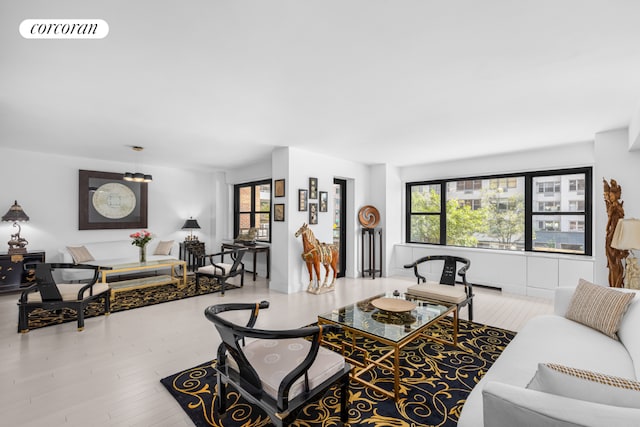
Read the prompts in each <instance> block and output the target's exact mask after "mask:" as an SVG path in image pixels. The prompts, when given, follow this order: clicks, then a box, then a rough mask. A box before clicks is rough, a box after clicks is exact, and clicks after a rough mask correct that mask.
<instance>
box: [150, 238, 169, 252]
mask: <svg viewBox="0 0 640 427" xmlns="http://www.w3.org/2000/svg"><path fill="white" fill-rule="evenodd" d="M172 247H173V240H166V241H161V242H160V243H158V246H156V250H155V251H154V252H153V254H154V255H170V254H171V248H172Z"/></svg>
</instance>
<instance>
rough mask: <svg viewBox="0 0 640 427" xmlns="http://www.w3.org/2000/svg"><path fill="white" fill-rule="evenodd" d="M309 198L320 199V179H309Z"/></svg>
mask: <svg viewBox="0 0 640 427" xmlns="http://www.w3.org/2000/svg"><path fill="white" fill-rule="evenodd" d="M309 198H310V199H317V198H318V178H309Z"/></svg>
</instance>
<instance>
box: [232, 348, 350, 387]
mask: <svg viewBox="0 0 640 427" xmlns="http://www.w3.org/2000/svg"><path fill="white" fill-rule="evenodd" d="M310 347H311V343H310V342H309V341H307V340H305V339H302V338H295V339H283V340H262V339H257V340H253V341H251V342H249V343H247V345H246V346H245V347H244V349H243V351H244V353H245V356H246V358H247V360H249V363H251V366H253V368H254V369H255V370H256V372H257V373H258V376H259V377H260V379H261V380H262V388H263V389H264V391H266V392H267V393H268V394H269V395H270V396H271V397H273V398H274V399H276V398H277V396H278V388H279V387H280V383H281V382H282V380H283V379H284V377H285V376H286V375H287V374H288V373H289V372H291V371H292V370H293V369H295V368H296V367H297V366H298V365H300V363H302V361H303V360H304V359H305V357H306V356H307V354H308V353H309V349H310ZM227 360H228V363H229V366H231V367H232V368H233V369H235V370H237V369H238V365H237V363H236V362H235V360H233V357H228V358H227ZM344 363H345V362H344V358H343V357H342V356H340V354H338V353H336V352H334V351H331V350H328V349H326V348H324V347H320V348H319V349H318V355H317V357H316V359H315V361H314V362H313V364H312V365H311V367H310V368H309V371H308V378H309V388H314V387H317V386H318V385H320V384H321V383H322V382H323V381H326V380H327V379H328V378H329V377H331V376H332V375H334V374H335V373H337V372H339V371H341V370H342V369H343V368H344ZM303 391H304V375H303V376H302V377H300V378H298V380H296V382H294V383H293V385H292V386H291V388H290V389H289V399H293V398H294V397H295V396H297V395H298V394H300V393H302V392H303Z"/></svg>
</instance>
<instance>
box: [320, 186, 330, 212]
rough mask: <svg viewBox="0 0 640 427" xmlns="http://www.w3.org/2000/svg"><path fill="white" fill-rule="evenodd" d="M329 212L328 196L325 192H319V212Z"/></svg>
mask: <svg viewBox="0 0 640 427" xmlns="http://www.w3.org/2000/svg"><path fill="white" fill-rule="evenodd" d="M328 210H329V195H328V194H327V192H326V191H321V192H320V212H327V211H328Z"/></svg>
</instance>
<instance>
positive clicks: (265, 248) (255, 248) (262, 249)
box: [222, 242, 271, 282]
mask: <svg viewBox="0 0 640 427" xmlns="http://www.w3.org/2000/svg"><path fill="white" fill-rule="evenodd" d="M238 248H246V249H247V252H249V253H251V254H253V271H247V270H245V271H247V272H248V273H253V281H254V282H255V280H256V255H257V254H259V253H263V254H264V255H265V257H266V259H267V279H268V278H269V275H270V274H271V253H270V249H271V248H270V247H269V245H261V244H259V243H256V244H255V245H243V244H242V243H233V242H228V243H222V252H224V251H225V250H227V249H238ZM222 262H224V255H222Z"/></svg>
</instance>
